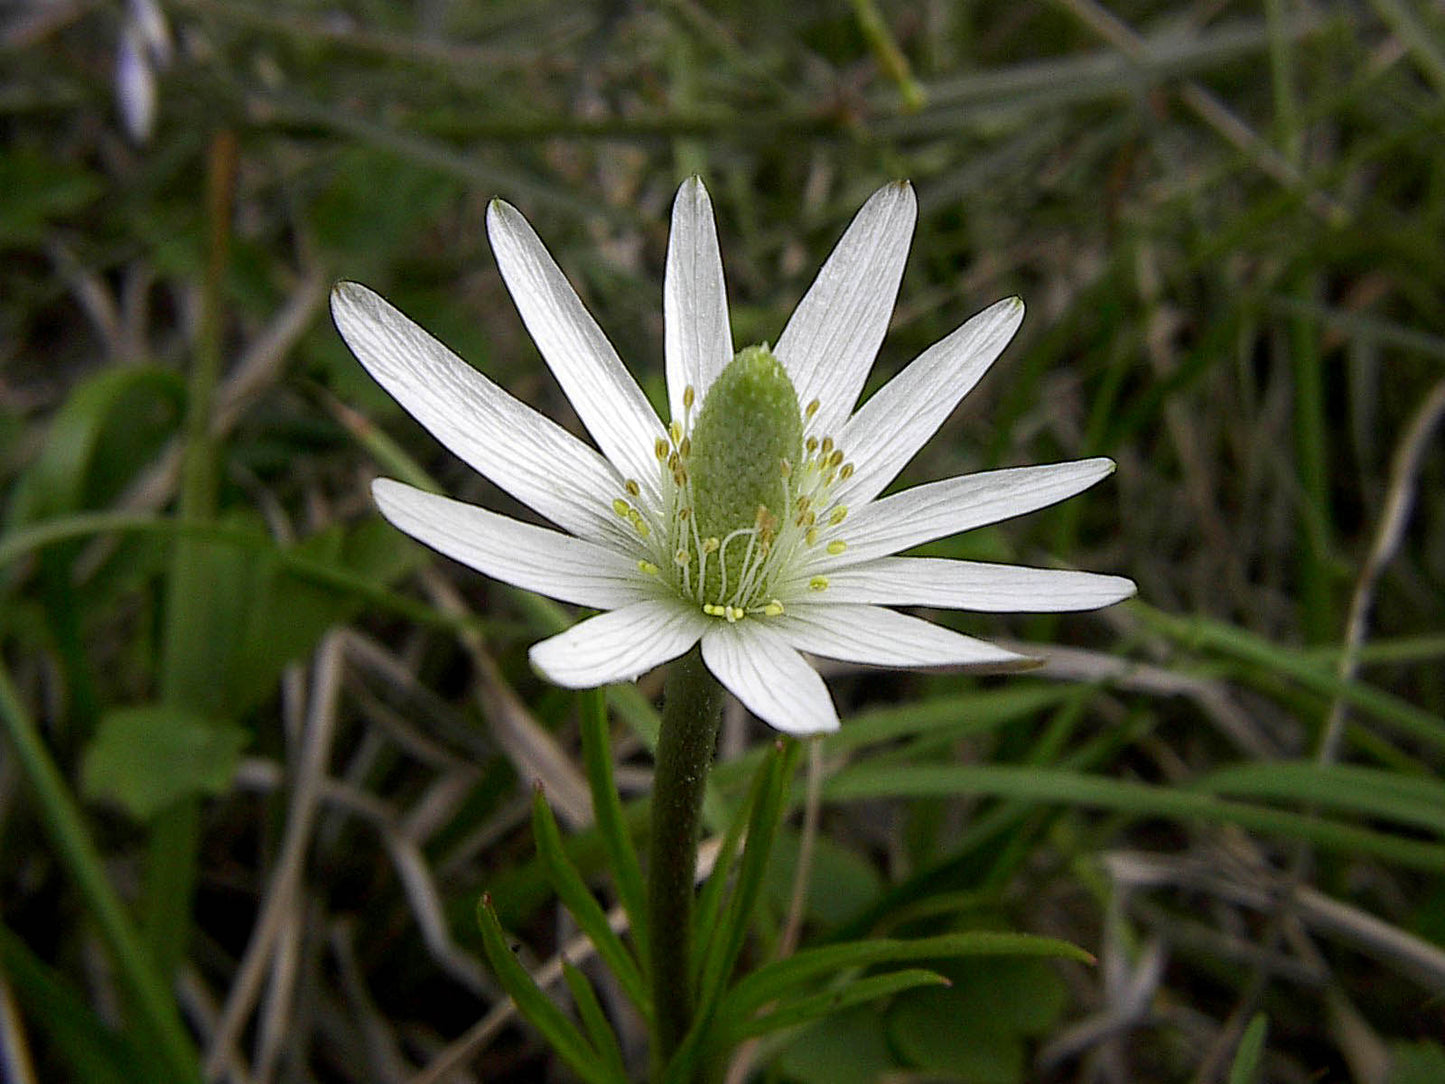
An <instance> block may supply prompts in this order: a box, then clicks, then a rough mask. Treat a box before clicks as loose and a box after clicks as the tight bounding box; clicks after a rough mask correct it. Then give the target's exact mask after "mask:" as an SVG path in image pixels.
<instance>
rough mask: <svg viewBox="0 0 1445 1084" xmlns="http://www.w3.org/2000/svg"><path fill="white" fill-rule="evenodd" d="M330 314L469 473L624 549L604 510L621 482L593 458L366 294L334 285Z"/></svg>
mask: <svg viewBox="0 0 1445 1084" xmlns="http://www.w3.org/2000/svg"><path fill="white" fill-rule="evenodd" d="M331 315H332V317H333V318H334V319H335V321H336V327H337V329H338V330H339V331H340V332H341V336H342V338H344V339H345V340H346V344H347V345H348V346H350V347H351V350H352V353H354V354H355V355H356V356H357V358H358V359H359V360H360V362H361V364H362V365H364V366H366V369H367V371H368V372H369V373H371V375H372V376H373V377H375V378H376V381H377V383H379V384H380V385H381V386H382V387H383V388H385V389H386V390H387V391H388V392H389V393H390V394H391V396H392V398H394V399H395V400H396V401H397V402H398V403H400V404H401V405H402V406H403V407H405V408H406V410H407V412H408V413H410V414H411V416H412V417H414V418H415V419H416V420H417V421H419V422H421V423H422V425H424V426H426V427H427V428H428V429H429V430H431V432H432V435H433V436H435V437H436V438H437V440H439V441H441V442H442V443H443V444H445V445H446V446H447V447H448V448H450V449H451V450H452V451H453V452H455V453H456V454H457V455H458V456H460V457H461V458H462V459H464V460H465V461H466V462H467V463H468V464H470V465H471V466H472V467H473V468H474V469H475V470H477V471H480V472H481V473H482V474H484V475H486V476H487V477H488V478H490V479H491V480H492V481H493V482H496V483H497V485H499V486H501V487H502V488H503V489H505V490H506V491H507V492H508V493H510V494H512V496H514V497H516V498H517V499H518V500H519V501H521V502H522V503H524V504H527V505H530V506H531V507H532V508H535V509H536V510H537V511H538V512H540V513H542V515H544V516H546V517H547V518H548V519H550V520H551V521H552V522H553V523H555V524H557V525H558V526H559V527H564V528H566V529H567V530H568V531H571V532H572V533H573V534H575V535H579V536H581V537H583V538H588V539H591V540H593V541H608V540H610V541H613V542H615V543H617V544H619V545H624V544H626V542H627V534H626V530H625V529H624V528H623V527H622V526H621V525H620V524H621V521H620V520H619V519H618V518H617V515H616V514H615V513H614V512H613V511H612V503H611V502H612V500H613V498H614V497H616V496H620V495H621V494H622V492H623V488H622V482H623V480H622V478H621V476H620V475H618V473H617V471H616V469H615V468H614V467H613V466H612V465H611V464H610V463H608V462H607V461H606V460H605V459H603V458H602V456H600V455H598V454H597V452H596V451H594V450H593V449H592V448H589V447H588V446H587V445H586V444H584V443H583V442H582V441H580V440H578V439H577V438H576V437H574V436H573V435H572V434H571V433H569V432H567V430H565V429H563V428H562V427H561V426H560V425H558V424H557V423H556V422H554V421H552V420H551V419H549V418H547V417H545V416H544V415H542V414H539V413H537V411H535V410H533V409H532V408H531V407H529V406H527V405H526V404H525V403H523V402H520V401H519V400H517V399H514V398H513V397H512V396H510V395H508V394H507V393H506V392H504V391H503V390H502V389H501V388H499V387H497V386H496V385H495V384H493V383H492V382H491V381H490V380H488V379H487V378H486V377H484V376H483V375H482V374H481V373H479V372H477V371H476V370H475V369H473V368H472V367H471V366H470V365H468V364H467V363H466V362H464V361H463V360H462V359H461V358H459V357H457V356H456V355H455V354H453V353H452V352H451V351H450V350H448V349H447V348H446V347H445V346H443V345H442V344H441V343H439V342H437V341H436V339H434V338H432V337H431V336H430V335H428V334H427V333H426V332H425V331H423V330H422V329H421V328H420V327H418V326H417V325H416V324H414V323H412V322H411V321H410V320H408V319H407V318H406V317H405V316H403V315H402V314H401V313H400V312H398V311H397V310H396V309H395V308H393V307H392V306H391V305H389V304H388V303H387V302H386V301H384V300H383V299H382V298H381V297H379V296H378V295H377V294H375V293H373V292H372V291H371V290H368V289H367V288H366V287H365V286H361V285H359V284H357V283H354V282H342V283H338V284H337V286H336V288H335V289H334V290H332V291H331Z"/></svg>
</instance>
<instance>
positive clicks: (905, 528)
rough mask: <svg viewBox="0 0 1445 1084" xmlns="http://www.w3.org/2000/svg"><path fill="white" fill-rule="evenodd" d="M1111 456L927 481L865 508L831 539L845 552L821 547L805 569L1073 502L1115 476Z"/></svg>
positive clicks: (823, 568) (827, 569)
mask: <svg viewBox="0 0 1445 1084" xmlns="http://www.w3.org/2000/svg"><path fill="white" fill-rule="evenodd" d="M1113 470H1114V462H1113V460H1110V459H1103V458H1099V459H1079V460H1075V461H1074V462H1072V463H1050V464H1047V465H1044V466H1038V467H1007V468H1005V469H1003V470H991V471H984V472H982V473H980V474H965V475H961V476H959V477H957V478H945V479H944V480H942V481H940V482H928V483H926V484H924V485H921V486H914V487H913V488H912V489H905V490H903V491H902V492H900V493H894V494H893V495H892V496H888V497H884V498H883V499H882V500H880V501H874V502H873V503H871V504H866V505H864V506H863V507H862V508H860V509H858V510H857V511H856V512H855V513H853V514H852V515H850V516H849V517H848V519H847V520H846V521H845V522H844V524H843V526H842V527H841V528H839V529H837V530H836V531H835V532H834V533H833V534H832V535H831V536H830V537H833V538H841V539H843V540H844V541H845V542H846V543H847V548H846V549H845V550H844V551H843V552H842V553H841V554H838V555H836V556H833V555H829V554H827V553H826V552H825V551H824V549H823V547H822V546H819V547H818V550H817V552H818V554H819V556H818V557H816V558H815V559H814V560H812V561H810V562H808V563H807V564H806V565H805V566H803V567H802V568H801V569H800V572H805V573H807V574H808V575H813V574H818V573H824V574H831V570H833V569H838V568H846V567H847V566H849V565H856V564H858V563H859V562H860V561H867V560H872V559H873V558H875V557H887V556H889V555H891V554H894V553H898V552H900V551H902V550H906V549H910V548H912V547H913V546H919V545H922V544H923V543H924V542H931V541H933V540H934V539H935V538H945V537H947V536H948V535H953V534H958V533H959V532H960V531H968V530H972V529H973V528H974V527H982V526H985V525H986V524H989V523H998V522H999V521H1000V520H1005V519H1009V518H1011V517H1013V516H1020V515H1023V514H1024V513H1025V512H1032V511H1034V510H1035V509H1038V508H1046V507H1048V506H1049V505H1051V504H1054V503H1056V502H1058V501H1061V500H1063V499H1065V498H1066V497H1072V496H1073V495H1074V494H1075V493H1079V492H1082V491H1083V490H1085V489H1088V488H1089V487H1090V486H1091V485H1093V484H1094V483H1095V482H1097V481H1098V480H1099V479H1101V478H1104V477H1106V476H1108V475H1109V474H1111V473H1113Z"/></svg>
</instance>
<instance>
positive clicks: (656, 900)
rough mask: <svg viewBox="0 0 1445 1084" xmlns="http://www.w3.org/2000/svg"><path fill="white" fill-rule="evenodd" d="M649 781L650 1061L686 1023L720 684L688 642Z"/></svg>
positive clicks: (667, 1050)
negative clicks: (699, 846)
mask: <svg viewBox="0 0 1445 1084" xmlns="http://www.w3.org/2000/svg"><path fill="white" fill-rule="evenodd" d="M663 696H664V700H663V707H662V730H661V732H660V734H659V736H658V742H657V766H656V771H655V774H654V776H653V784H652V839H651V856H650V858H651V860H650V863H649V867H648V885H647V919H648V921H647V928H648V938H649V941H650V944H651V959H650V960H649V961H648V967H649V968H650V970H651V984H652V1001H653V1007H654V1011H655V1013H656V1017H657V1023H656V1029H655V1034H654V1037H653V1065H654V1069H656V1070H659V1071H660V1070H661V1069H662V1068H664V1067H666V1065H667V1062H668V1060H669V1059H670V1058H671V1057H672V1054H673V1053H674V1052H675V1051H676V1050H677V1047H678V1044H679V1043H681V1042H682V1038H683V1036H684V1035H686V1034H687V1030H688V1028H689V1027H691V1026H692V1013H693V990H692V983H691V979H690V972H691V960H692V902H693V891H694V877H695V875H696V868H697V841H698V830H699V820H700V816H701V810H702V800H703V795H704V794H705V793H706V791H707V776H708V770H709V769H710V768H711V767H712V758H713V750H714V747H715V746H716V744H717V732H718V723H719V721H720V720H721V718H722V703H723V692H722V686H721V685H719V684H718V683H717V681H716V680H715V679H714V678H713V676H712V674H711V673H709V671H708V668H707V666H706V664H704V662H703V659H702V650H701V649H700V648H698V647H693V648H692V650H690V651H689V652H687V654H685V655H683V656H681V657H680V658H679V659H677V660H676V661H675V662H673V664H672V665H671V666H670V667H669V668H668V671H667V682H666V686H665V689H664V693H663Z"/></svg>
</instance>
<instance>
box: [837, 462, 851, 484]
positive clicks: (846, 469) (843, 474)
mask: <svg viewBox="0 0 1445 1084" xmlns="http://www.w3.org/2000/svg"><path fill="white" fill-rule="evenodd" d="M838 477H839V478H841V479H843V481H845V482H846V481H847V480H848V479H849V478H852V477H853V464H852V463H844V464H843V469H842V470H840V471H839V472H838Z"/></svg>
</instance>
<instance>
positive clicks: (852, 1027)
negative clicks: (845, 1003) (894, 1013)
mask: <svg viewBox="0 0 1445 1084" xmlns="http://www.w3.org/2000/svg"><path fill="white" fill-rule="evenodd" d="M778 1066H779V1068H780V1069H781V1070H782V1071H783V1072H784V1073H785V1074H786V1076H787V1079H788V1080H791V1081H798V1082H799V1084H878V1082H879V1081H880V1080H887V1079H888V1077H889V1074H890V1073H894V1072H896V1071H897V1070H898V1061H897V1059H895V1058H894V1057H893V1054H892V1052H891V1051H890V1049H889V1046H888V1037H887V1035H886V1034H884V1030H883V1016H882V1014H881V1013H879V1012H878V1011H877V1010H876V1009H874V1008H873V1007H871V1006H860V1007H858V1008H855V1009H853V1010H852V1011H850V1012H843V1013H837V1014H835V1015H832V1016H828V1017H825V1018H824V1019H822V1020H820V1021H818V1022H817V1023H816V1024H813V1025H812V1026H811V1027H808V1028H806V1029H804V1030H803V1032H802V1033H801V1034H800V1035H799V1036H798V1037H797V1038H796V1039H794V1040H793V1041H792V1043H790V1044H789V1045H788V1048H787V1049H786V1050H784V1051H783V1053H782V1054H781V1056H780V1057H779V1058H778Z"/></svg>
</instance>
